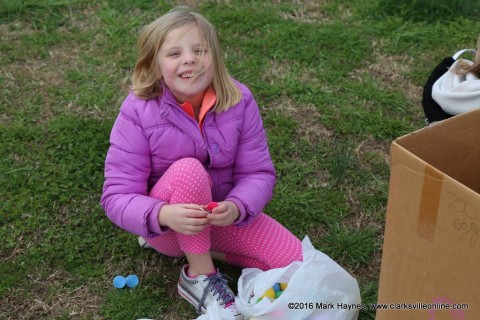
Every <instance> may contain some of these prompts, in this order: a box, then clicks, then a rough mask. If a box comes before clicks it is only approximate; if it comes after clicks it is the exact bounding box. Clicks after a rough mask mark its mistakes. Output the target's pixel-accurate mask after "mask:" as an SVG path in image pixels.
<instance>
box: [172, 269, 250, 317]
mask: <svg viewBox="0 0 480 320" xmlns="http://www.w3.org/2000/svg"><path fill="white" fill-rule="evenodd" d="M187 270H188V265H185V266H183V268H182V272H180V278H179V280H178V293H179V294H180V295H181V296H182V297H183V298H184V299H185V300H187V301H188V302H190V304H192V305H193V306H194V307H195V309H196V310H197V313H198V314H202V313H205V312H206V311H207V306H208V305H209V304H210V303H218V304H219V305H220V306H221V307H224V308H225V309H228V310H229V311H230V312H231V313H232V314H233V316H234V319H235V320H243V316H242V315H241V314H240V312H238V310H237V306H236V305H235V295H234V294H233V292H232V290H231V289H230V288H229V287H228V285H227V279H226V276H225V275H223V274H222V273H220V272H216V273H212V274H209V275H204V274H202V275H198V276H196V277H195V278H190V277H189V276H188V275H187Z"/></svg>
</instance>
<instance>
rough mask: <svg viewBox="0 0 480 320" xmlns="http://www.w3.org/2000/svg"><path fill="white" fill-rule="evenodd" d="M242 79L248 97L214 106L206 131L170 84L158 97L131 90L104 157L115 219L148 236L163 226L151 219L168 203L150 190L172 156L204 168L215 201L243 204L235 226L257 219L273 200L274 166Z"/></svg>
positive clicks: (107, 202)
mask: <svg viewBox="0 0 480 320" xmlns="http://www.w3.org/2000/svg"><path fill="white" fill-rule="evenodd" d="M236 84H237V86H238V87H239V88H240V90H241V92H242V100H241V101H240V102H239V103H238V104H236V105H235V106H232V107H231V108H229V109H228V110H227V111H225V112H221V113H215V112H213V111H209V112H208V113H207V114H206V116H205V119H204V121H203V127H202V132H203V133H202V132H201V131H200V129H199V127H198V123H197V122H196V121H195V120H194V119H193V118H191V117H190V116H188V115H187V114H186V113H185V112H184V111H183V110H182V109H181V107H180V106H179V104H178V103H177V102H176V101H175V98H174V97H173V95H172V93H171V92H170V91H169V90H168V89H165V90H164V93H163V95H162V96H160V97H157V98H156V99H151V100H141V99H139V98H137V97H136V96H135V95H134V94H133V93H130V94H129V95H128V96H127V98H126V99H125V101H124V102H123V105H122V107H121V109H120V114H119V115H118V117H117V119H116V121H115V124H114V125H113V128H112V132H111V135H110V148H109V150H108V153H107V157H106V160H105V182H104V186H103V195H102V198H101V205H102V207H103V208H104V210H105V212H106V213H107V216H108V217H109V219H110V220H111V221H112V222H113V223H115V224H116V225H118V226H119V227H121V228H123V229H125V230H127V231H129V232H131V233H134V234H137V235H141V236H143V237H152V236H156V235H158V233H159V232H160V233H161V232H164V231H165V229H162V230H160V229H159V227H158V225H157V226H156V227H152V226H151V221H155V222H156V221H158V220H157V219H158V213H159V211H160V208H161V206H162V205H164V204H165V202H163V201H160V200H158V199H154V198H152V197H149V196H148V192H149V191H150V189H151V187H152V186H153V185H154V184H155V182H156V181H157V180H158V179H159V178H160V176H162V174H163V173H164V172H165V171H166V170H167V169H168V167H169V166H170V165H171V164H172V163H173V162H175V161H176V160H179V159H182V158H187V157H192V158H196V159H198V160H199V161H200V162H201V163H202V164H203V165H204V166H205V168H206V170H207V172H208V173H209V175H210V177H211V179H212V184H213V185H212V196H213V201H217V202H218V201H224V200H230V201H233V202H234V203H235V204H236V205H237V206H238V208H239V211H240V217H239V219H238V221H237V222H236V224H239V225H243V224H246V223H248V222H250V221H251V220H252V219H253V218H254V217H255V216H256V215H258V214H259V213H260V212H261V211H262V210H263V208H264V207H265V206H266V205H267V203H268V202H269V201H270V199H271V198H272V193H273V188H274V185H275V169H274V167H273V164H272V160H271V158H270V153H269V151H268V145H267V139H266V134H265V129H264V128H263V123H262V119H261V116H260V112H259V109H258V106H257V104H256V102H255V100H254V98H253V96H252V93H251V92H250V90H249V89H248V88H247V87H246V86H245V85H243V84H241V83H238V82H236ZM149 222H150V223H149ZM156 230H157V231H156ZM155 231H156V232H155Z"/></svg>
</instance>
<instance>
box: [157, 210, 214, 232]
mask: <svg viewBox="0 0 480 320" xmlns="http://www.w3.org/2000/svg"><path fill="white" fill-rule="evenodd" d="M207 214H208V212H207V211H205V210H203V206H200V205H197V204H165V205H163V206H162V208H161V209H160V213H159V215H158V221H159V223H160V225H161V226H166V227H170V228H171V229H173V230H175V231H177V232H180V233H183V234H186V235H194V234H197V233H199V232H200V231H202V230H203V229H205V228H206V227H207V225H208V222H209V221H208V219H207V218H206V217H207Z"/></svg>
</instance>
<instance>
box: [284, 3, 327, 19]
mask: <svg viewBox="0 0 480 320" xmlns="http://www.w3.org/2000/svg"><path fill="white" fill-rule="evenodd" d="M295 3H296V4H298V5H299V6H300V7H299V8H298V9H295V10H293V11H291V12H281V13H280V16H281V17H282V18H284V19H290V20H294V21H296V22H302V23H317V22H320V23H324V22H326V21H329V20H331V18H330V17H328V16H327V15H326V13H325V12H324V11H323V10H322V7H323V6H324V5H325V4H326V3H327V1H312V0H309V1H295Z"/></svg>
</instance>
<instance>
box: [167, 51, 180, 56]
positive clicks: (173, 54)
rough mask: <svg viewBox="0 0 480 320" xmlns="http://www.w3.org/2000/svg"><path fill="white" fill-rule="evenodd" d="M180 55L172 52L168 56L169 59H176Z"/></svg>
mask: <svg viewBox="0 0 480 320" xmlns="http://www.w3.org/2000/svg"><path fill="white" fill-rule="evenodd" d="M178 55H179V53H178V52H177V51H173V52H170V53H169V54H168V56H169V57H176V56H178Z"/></svg>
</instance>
